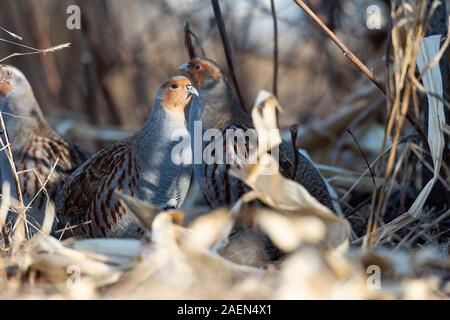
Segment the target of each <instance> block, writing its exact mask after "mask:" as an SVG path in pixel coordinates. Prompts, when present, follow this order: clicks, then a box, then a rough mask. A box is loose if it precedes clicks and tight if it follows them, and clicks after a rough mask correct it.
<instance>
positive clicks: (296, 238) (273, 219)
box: [255, 210, 326, 252]
mask: <svg viewBox="0 0 450 320" xmlns="http://www.w3.org/2000/svg"><path fill="white" fill-rule="evenodd" d="M255 220H256V224H257V225H258V226H259V227H260V228H261V230H262V231H264V232H265V233H266V234H267V235H269V237H270V239H272V241H273V242H274V243H275V245H276V246H277V247H278V248H280V249H281V250H283V251H284V252H291V251H294V250H296V249H297V248H298V247H299V246H300V245H301V244H302V243H307V242H310V243H318V242H321V241H323V240H324V239H325V236H326V226H325V224H324V223H323V222H322V221H321V220H320V219H319V218H317V217H314V216H304V217H292V216H286V215H281V214H280V213H275V212H271V211H269V210H261V211H260V212H258V214H257V215H256V218H255Z"/></svg>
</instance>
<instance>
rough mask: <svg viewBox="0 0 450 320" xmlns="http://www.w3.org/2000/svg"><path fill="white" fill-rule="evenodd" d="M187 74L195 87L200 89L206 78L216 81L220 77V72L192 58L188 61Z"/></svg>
mask: <svg viewBox="0 0 450 320" xmlns="http://www.w3.org/2000/svg"><path fill="white" fill-rule="evenodd" d="M188 74H189V77H191V79H192V81H193V82H194V85H195V86H196V87H202V86H203V83H204V81H205V78H206V77H207V76H209V77H210V78H212V79H217V78H219V77H220V76H221V71H220V69H219V68H217V67H216V66H214V65H213V64H211V63H210V62H208V61H206V60H202V59H197V58H194V59H192V60H191V61H189V71H188Z"/></svg>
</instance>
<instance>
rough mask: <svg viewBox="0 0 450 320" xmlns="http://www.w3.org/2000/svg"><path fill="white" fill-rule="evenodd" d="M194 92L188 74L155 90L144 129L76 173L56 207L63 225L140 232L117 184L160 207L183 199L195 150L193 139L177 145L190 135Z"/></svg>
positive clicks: (81, 230)
mask: <svg viewBox="0 0 450 320" xmlns="http://www.w3.org/2000/svg"><path fill="white" fill-rule="evenodd" d="M192 95H197V91H196V90H195V88H193V87H192V85H191V81H190V80H189V79H188V78H186V77H183V76H175V77H172V78H170V79H169V80H167V81H166V82H165V83H164V84H163V85H162V86H161V88H160V89H159V91H158V92H157V95H156V98H155V100H154V103H153V107H152V110H151V112H150V114H149V116H148V118H147V120H146V121H145V123H144V127H143V128H142V129H141V130H140V131H138V132H137V133H136V134H134V135H132V136H131V137H129V138H127V139H124V140H122V141H120V142H118V143H116V144H114V145H112V146H110V147H107V148H105V149H103V150H101V151H99V152H98V153H97V154H95V155H94V156H93V157H92V158H90V159H89V160H88V161H87V162H85V163H84V164H83V165H82V166H81V167H80V168H78V169H77V170H76V171H75V172H74V173H73V174H72V176H71V177H70V178H69V179H68V181H67V183H66V184H65V185H64V188H63V190H62V192H61V194H60V197H59V201H58V210H57V212H58V213H59V214H60V215H61V217H63V219H62V221H63V224H64V227H69V226H70V228H71V229H70V231H67V232H68V233H71V232H73V234H74V235H75V236H76V237H139V236H140V234H141V230H140V228H139V226H138V224H137V222H136V221H135V220H134V218H133V217H132V216H131V215H130V214H127V212H126V209H125V207H124V205H123V204H122V202H121V200H119V199H118V196H117V194H116V193H115V191H116V190H117V191H120V192H122V193H125V194H128V195H131V196H134V197H136V198H138V199H140V200H143V201H148V202H151V203H152V204H154V205H156V206H158V207H160V208H161V209H173V208H178V207H179V206H180V205H181V204H182V203H183V201H184V198H185V196H186V193H187V191H188V188H189V184H190V178H191V154H190V146H189V144H187V145H185V146H184V148H181V149H177V148H176V146H177V145H178V146H180V140H179V139H180V138H182V139H184V138H186V137H187V135H188V131H187V128H186V121H185V116H184V109H185V107H186V106H187V105H188V103H189V102H190V100H191V96H192ZM187 141H188V140H187ZM177 150H178V151H177Z"/></svg>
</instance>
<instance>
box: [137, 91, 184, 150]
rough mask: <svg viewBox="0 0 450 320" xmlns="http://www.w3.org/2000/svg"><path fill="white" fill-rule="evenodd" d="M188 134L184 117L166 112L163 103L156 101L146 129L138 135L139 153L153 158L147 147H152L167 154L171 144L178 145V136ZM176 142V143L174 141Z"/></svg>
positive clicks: (145, 124)
mask: <svg viewBox="0 0 450 320" xmlns="http://www.w3.org/2000/svg"><path fill="white" fill-rule="evenodd" d="M186 134H187V128H186V121H185V119H184V117H177V116H176V115H174V114H173V113H171V112H170V111H168V110H166V109H165V108H164V107H163V106H162V105H161V101H158V100H156V101H155V103H154V105H153V108H152V110H151V111H150V113H149V115H148V117H147V120H146V121H145V123H144V127H143V128H142V130H141V131H140V132H138V133H137V139H138V150H137V151H138V152H139V153H141V154H142V155H148V156H150V157H151V156H152V154H151V152H149V151H150V150H146V149H147V148H146V147H145V146H151V149H152V151H155V152H158V151H161V152H167V151H168V148H169V147H170V145H171V144H173V143H176V138H177V137H178V136H183V135H184V136H185V135H186ZM172 140H175V141H172Z"/></svg>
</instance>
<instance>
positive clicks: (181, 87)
mask: <svg viewBox="0 0 450 320" xmlns="http://www.w3.org/2000/svg"><path fill="white" fill-rule="evenodd" d="M190 85H192V83H191V81H190V80H189V79H188V78H186V77H181V76H180V77H175V78H172V79H170V80H168V81H166V82H164V84H163V85H162V88H164V90H163V93H162V94H163V97H162V102H163V105H164V107H165V108H166V109H168V110H169V111H172V112H176V113H181V114H184V113H183V112H184V108H185V107H186V106H187V105H188V104H189V101H190V100H191V96H190V94H189V92H188V89H187V87H188V86H190Z"/></svg>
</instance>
